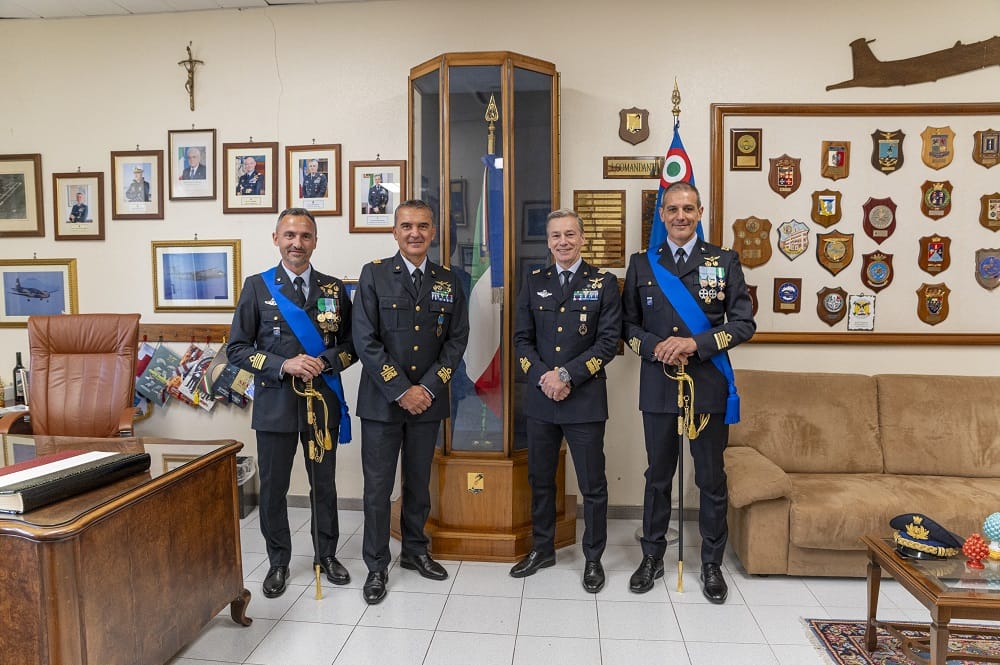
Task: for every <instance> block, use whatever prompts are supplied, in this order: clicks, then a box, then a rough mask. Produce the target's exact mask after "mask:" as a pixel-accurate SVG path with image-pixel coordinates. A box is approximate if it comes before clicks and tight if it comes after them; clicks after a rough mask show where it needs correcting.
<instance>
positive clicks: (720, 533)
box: [641, 411, 729, 563]
mask: <svg viewBox="0 0 1000 665" xmlns="http://www.w3.org/2000/svg"><path fill="white" fill-rule="evenodd" d="M642 425H643V430H644V432H645V438H646V461H647V463H648V466H647V467H646V492H645V496H644V497H643V503H642V541H641V542H642V553H643V555H644V556H653V557H656V558H657V559H661V558H663V554H664V552H665V551H666V548H667V540H666V534H667V525H668V523H669V522H670V493H671V485H672V484H673V478H674V471H675V470H676V468H677V456H678V454H679V452H680V436H679V435H678V434H677V414H675V413H648V412H645V411H644V412H643V414H642ZM728 442H729V426H728V425H726V424H725V418H724V416H723V415H722V414H721V413H713V414H712V416H711V418H710V419H709V421H708V425H707V426H706V427H705V429H704V430H702V432H701V434H700V435H699V436H698V438H697V439H695V440H694V441H691V443H690V445H691V457H692V459H693V460H694V483H695V485H697V486H698V490H699V494H700V501H699V507H698V529H699V531H700V532H701V562H702V563H722V555H723V553H724V552H725V550H726V540H727V539H728V538H729V528H728V525H727V524H726V509H727V508H728V505H729V493H728V490H727V488H726V470H725V465H724V463H723V457H722V454H723V452H724V451H725V449H726V444H727V443H728Z"/></svg>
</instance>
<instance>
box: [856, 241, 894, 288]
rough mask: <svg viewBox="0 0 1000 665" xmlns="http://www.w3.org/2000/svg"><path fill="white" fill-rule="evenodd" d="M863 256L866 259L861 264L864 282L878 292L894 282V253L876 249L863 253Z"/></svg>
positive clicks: (862, 280)
mask: <svg viewBox="0 0 1000 665" xmlns="http://www.w3.org/2000/svg"><path fill="white" fill-rule="evenodd" d="M861 258H863V259H864V263H862V264H861V282H862V284H864V285H865V286H867V287H868V288H869V289H871V290H872V291H875V292H876V293H878V292H879V291H881V290H882V289H884V288H885V287H887V286H889V285H890V284H892V277H893V273H892V254H886V253H885V252H877V251H876V252H872V253H871V254H862V255H861Z"/></svg>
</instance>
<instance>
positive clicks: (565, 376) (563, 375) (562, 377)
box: [558, 367, 573, 383]
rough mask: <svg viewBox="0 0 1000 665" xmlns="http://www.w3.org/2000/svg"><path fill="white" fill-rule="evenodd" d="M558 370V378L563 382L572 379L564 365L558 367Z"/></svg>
mask: <svg viewBox="0 0 1000 665" xmlns="http://www.w3.org/2000/svg"><path fill="white" fill-rule="evenodd" d="M558 372H559V380H560V381H562V382H563V383H569V382H570V381H572V380H573V379H572V377H571V376H570V375H569V370H568V369H566V368H565V367H560V368H559V370H558Z"/></svg>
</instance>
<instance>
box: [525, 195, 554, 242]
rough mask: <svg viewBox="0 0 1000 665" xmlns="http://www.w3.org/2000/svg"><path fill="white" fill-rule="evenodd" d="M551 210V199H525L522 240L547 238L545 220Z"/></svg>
mask: <svg viewBox="0 0 1000 665" xmlns="http://www.w3.org/2000/svg"><path fill="white" fill-rule="evenodd" d="M550 212H552V204H551V203H550V202H549V201H525V202H524V205H523V207H522V210H521V240H522V241H528V240H545V222H546V218H547V217H548V216H549V213H550Z"/></svg>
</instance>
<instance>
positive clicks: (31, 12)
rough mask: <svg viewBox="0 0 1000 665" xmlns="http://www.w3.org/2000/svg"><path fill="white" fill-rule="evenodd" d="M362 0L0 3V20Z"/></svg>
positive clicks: (14, 0) (51, 0)
mask: <svg viewBox="0 0 1000 665" xmlns="http://www.w3.org/2000/svg"><path fill="white" fill-rule="evenodd" d="M362 1H364V0H0V19H5V18H82V17H85V16H127V15H129V14H157V13H162V12H188V11H197V10H202V9H239V8H243V7H274V6H278V5H315V4H324V3H332V2H362Z"/></svg>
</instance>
